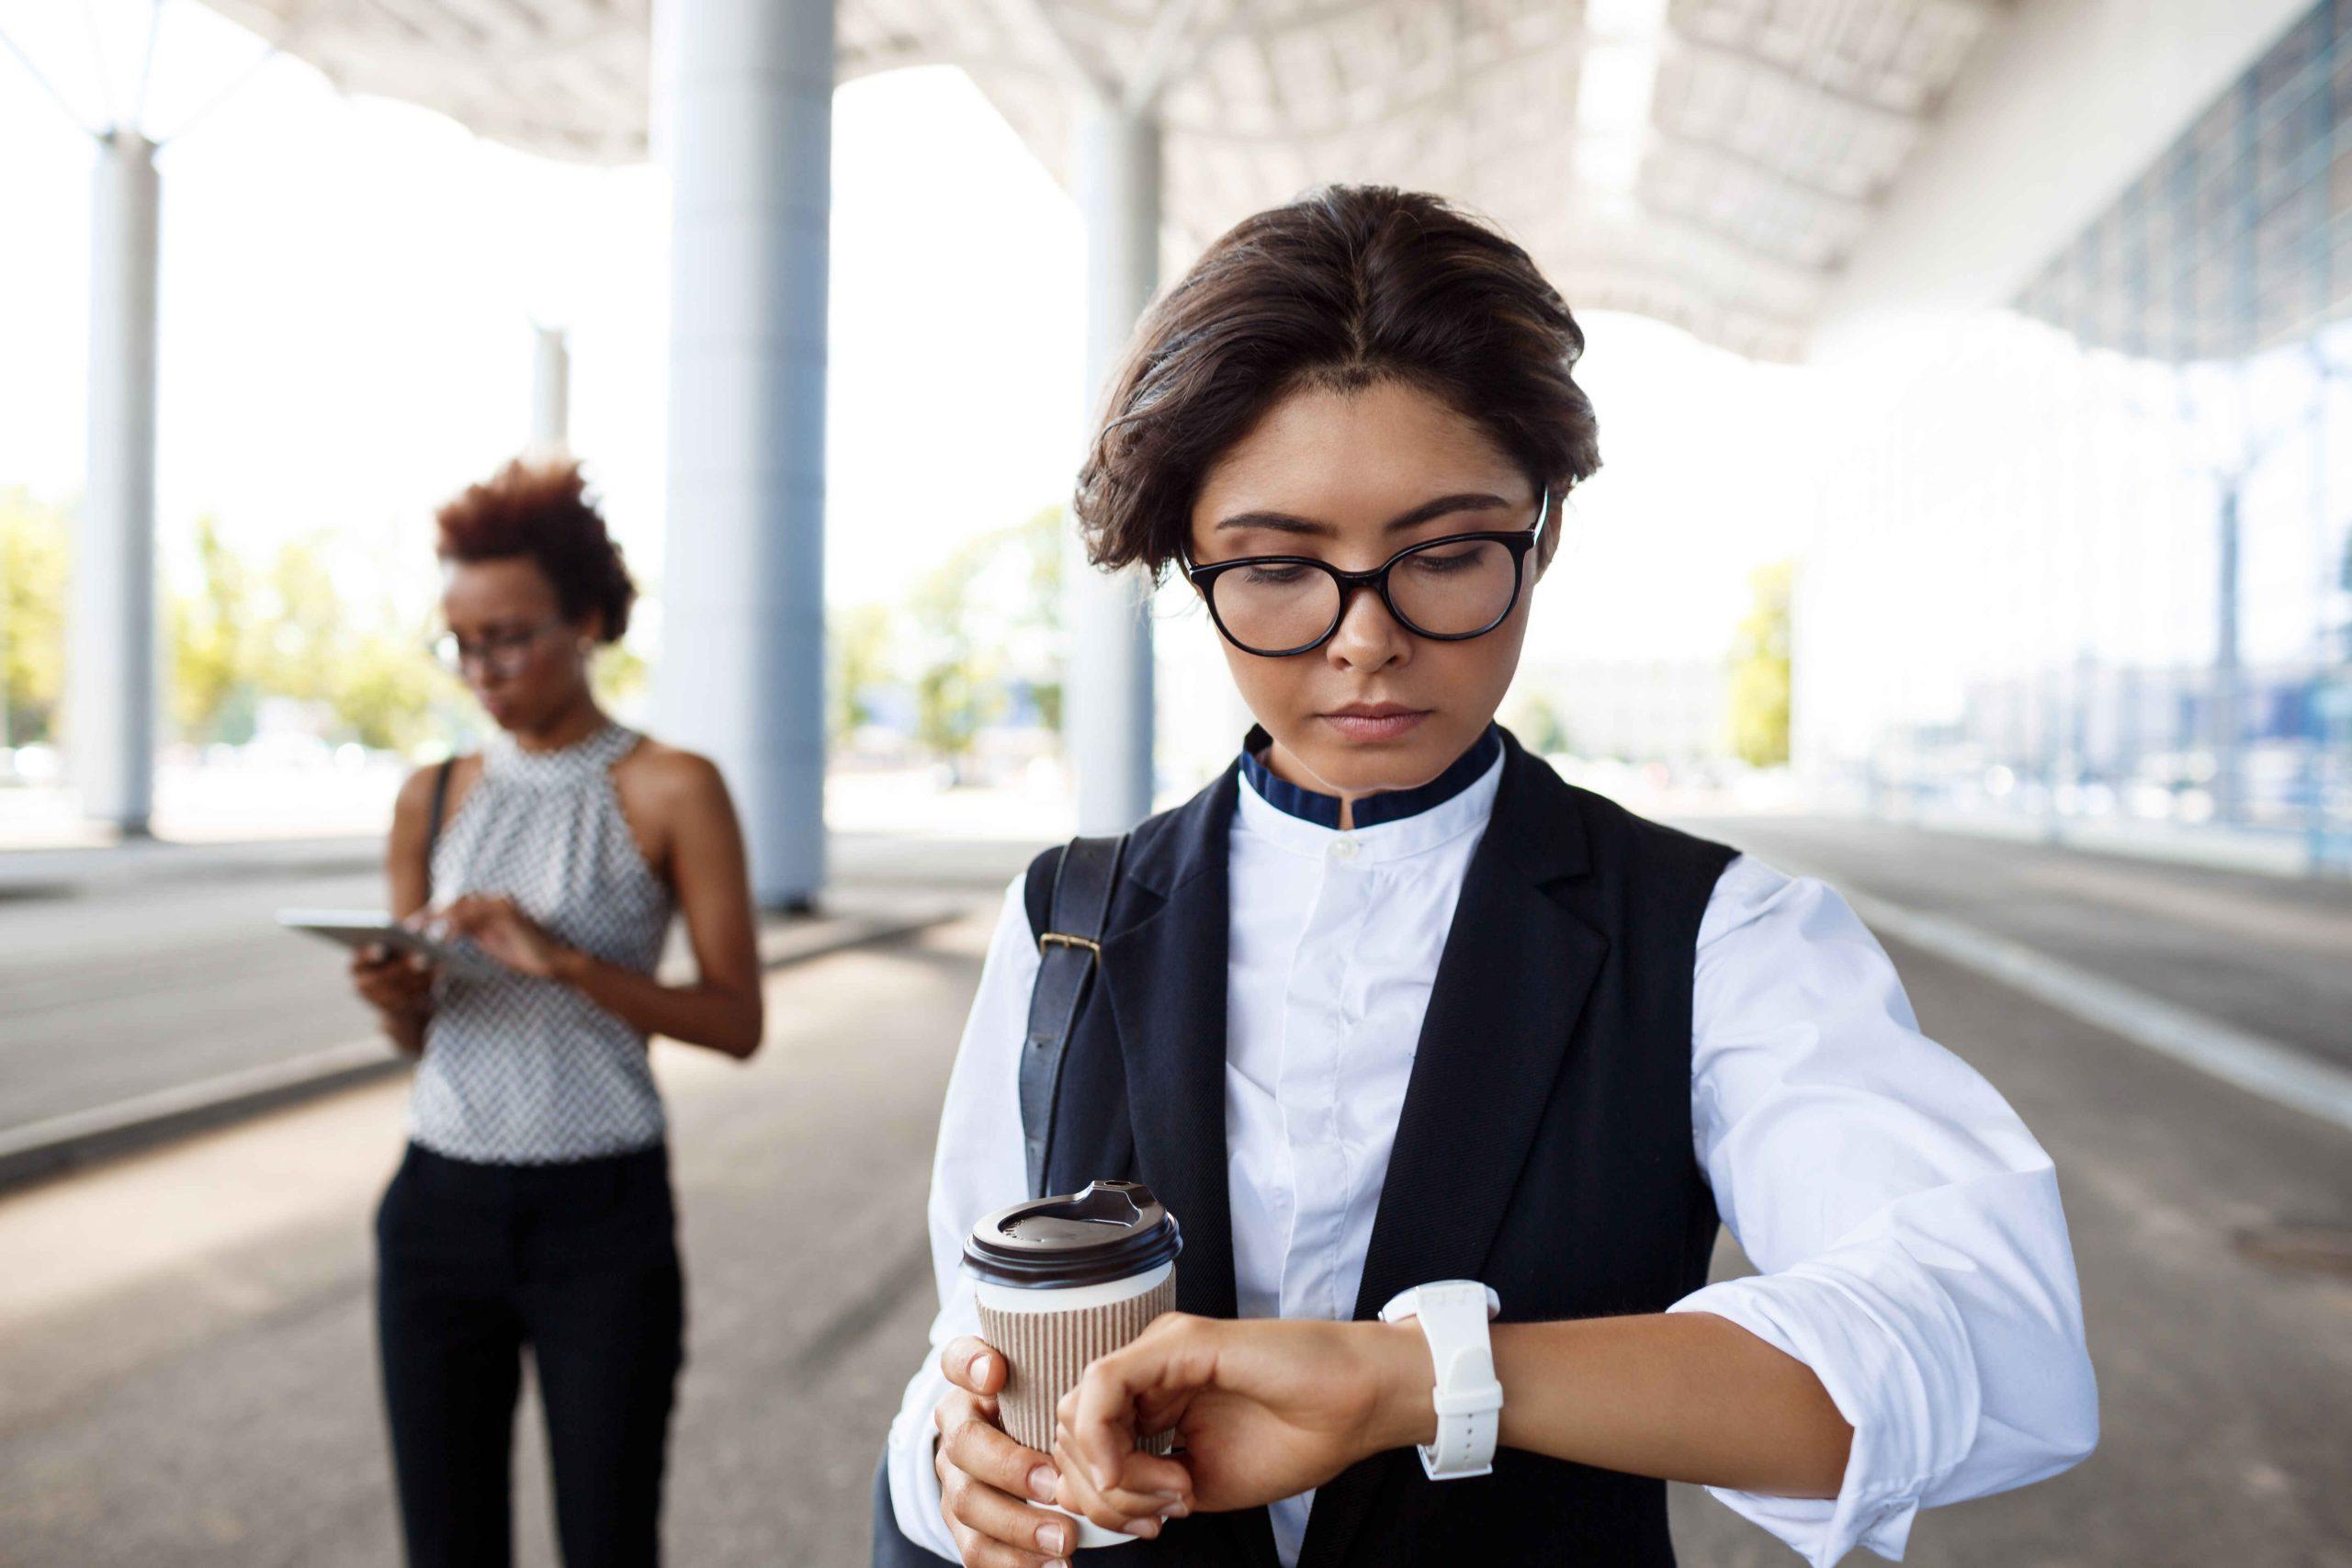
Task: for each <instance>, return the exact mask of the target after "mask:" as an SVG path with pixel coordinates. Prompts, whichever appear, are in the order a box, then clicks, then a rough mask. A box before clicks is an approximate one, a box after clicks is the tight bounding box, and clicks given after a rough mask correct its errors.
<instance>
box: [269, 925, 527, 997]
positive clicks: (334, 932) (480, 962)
mask: <svg viewBox="0 0 2352 1568" xmlns="http://www.w3.org/2000/svg"><path fill="white" fill-rule="evenodd" d="M277 923H278V924H279V925H282V926H284V927H286V928H287V929H288V930H289V931H308V932H310V933H311V935H312V936H317V937H323V938H325V939H326V940H327V941H329V942H340V943H342V944H343V945H344V946H345V947H350V948H359V949H365V948H368V947H371V946H383V947H387V948H390V949H391V950H393V951H394V952H398V953H413V954H415V955H416V956H418V957H420V958H422V959H424V961H425V962H426V963H428V964H435V965H436V966H438V967H440V968H442V969H444V970H446V971H447V972H448V973H449V974H451V975H456V976H461V977H463V978H465V979H469V980H486V979H489V978H491V977H492V976H496V975H498V974H500V973H502V970H501V967H500V965H499V964H496V963H494V962H492V960H490V959H488V958H484V957H482V956H481V954H479V953H468V952H466V951H464V950H462V949H460V948H457V947H453V946H451V945H450V944H449V943H447V942H439V941H436V940H435V939H434V938H432V937H429V936H427V935H425V934H424V932H423V931H416V930H414V929H413V928H411V927H409V926H405V925H402V924H401V922H399V921H398V920H395V919H392V918H391V916H390V915H389V914H387V913H386V912H385V911H383V910H381V909H280V910H278V911H277Z"/></svg>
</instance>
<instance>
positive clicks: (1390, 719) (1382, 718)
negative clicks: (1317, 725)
mask: <svg viewBox="0 0 2352 1568" xmlns="http://www.w3.org/2000/svg"><path fill="white" fill-rule="evenodd" d="M1317 717H1319V718H1321V719H1322V720H1323V722H1324V723H1326V724H1328V725H1329V726H1330V727H1331V728H1333V729H1336V730H1338V731H1339V732H1340V735H1342V736H1344V737H1345V738H1347V739H1350V740H1400V739H1404V738H1405V737H1406V736H1408V735H1410V734H1411V733H1412V732H1413V729H1414V728H1415V727H1416V726H1418V725H1419V723H1420V722H1421V720H1423V719H1425V718H1427V717H1429V713H1428V710H1426V709H1423V710H1420V711H1418V712H1413V713H1387V714H1379V715H1373V714H1361V713H1327V714H1319V715H1317Z"/></svg>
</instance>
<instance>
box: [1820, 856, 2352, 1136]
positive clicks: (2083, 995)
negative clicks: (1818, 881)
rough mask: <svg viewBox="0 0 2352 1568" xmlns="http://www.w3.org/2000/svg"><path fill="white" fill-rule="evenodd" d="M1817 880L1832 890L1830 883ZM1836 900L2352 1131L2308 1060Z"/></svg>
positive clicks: (2140, 995)
mask: <svg viewBox="0 0 2352 1568" xmlns="http://www.w3.org/2000/svg"><path fill="white" fill-rule="evenodd" d="M1822 880H1823V881H1825V882H1831V883H1832V886H1838V885H1837V884H1836V883H1835V882H1834V881H1833V879H1831V878H1828V877H1826V876H1825V877H1823V878H1822ZM1838 892H1839V893H1841V894H1842V895H1844V897H1845V899H1846V901H1847V902H1848V903H1849V904H1850V905H1852V906H1853V908H1854V912H1855V913H1856V914H1858V915H1860V917H1861V918H1862V920H1863V923H1864V924H1866V925H1868V926H1870V927H1871V929H1872V930H1873V931H1884V932H1887V933H1889V934H1891V935H1893V936H1894V937H1896V938H1898V939H1900V940H1901V941H1903V942H1908V943H1909V944H1910V945H1912V946H1913V947H1919V948H1925V949H1926V950H1927V951H1928V952H1929V953H1935V954H1936V955H1937V956H1939V957H1941V958H1948V959H1950V960H1951V961H1952V962H1953V963H1955V964H1965V965H1967V966H1968V967H1969V968H1971V969H1974V970H1976V971H1977V972H1978V973H1980V974H1983V975H1985V976H1990V977H1991V978H1993V979H1995V980H1998V981H2000V982H2001V983H2002V984H2004V985H2007V986H2010V987H2014V988H2016V989H2018V990H2020V991H2023V992H2025V993H2026V994H2027V995H2028V996H2030V997H2033V998H2037V999H2038V1000H2041V1001H2043V1002H2047V1003H2049V1004H2050V1005H2051V1006H2052V1007H2054V1008H2056V1009H2058V1010H2060V1011H2062V1012H2067V1013H2072V1014H2073V1015H2074V1016H2075V1017H2076V1018H2079V1019H2082V1020H2083V1021H2086V1022H2088V1023H2093V1024H2097V1025H2098V1027H2099V1028H2101V1029H2105V1030H2108V1031H2109V1032H2112V1033H2116V1034H2120V1035H2121V1036H2123V1037H2124V1038H2125V1039H2126V1040H2129V1041H2131V1042H2132V1043H2135V1044H2139V1045H2144V1046H2146V1047H2147V1048H2148V1049H2149V1050H2151V1051H2154V1052H2156V1053H2158V1054H2159V1055H2165V1056H2170V1057H2171V1058H2172V1059H2173V1060H2175V1061H2177V1062H2185V1063H2187V1064H2188V1066H2192V1067H2196V1068H2199V1069H2200V1070H2202V1071H2204V1072H2207V1073H2210V1074H2211V1075H2212V1076H2213V1077H2217V1078H2220V1079H2222V1081H2223V1082H2225V1083H2232V1084H2235V1085H2236V1086H2237V1087H2238V1088H2240V1089H2245V1091H2246V1092H2248V1093H2249V1094H2257V1095H2260V1096H2261V1097H2262V1098H2263V1099H2265V1100H2269V1101H2271V1102H2272V1103H2273V1104H2277V1105H2284V1106H2287V1107H2288V1108H2290V1110H2295V1111H2303V1112H2305V1113H2307V1114H2309V1115H2312V1116H2316V1117H2318V1118H2320V1119H2321V1120H2322V1121H2324V1122H2334V1123H2335V1125H2337V1126H2339V1127H2342V1128H2345V1129H2346V1130H2347V1131H2352V1072H2346V1070H2345V1069H2344V1068H2342V1067H2338V1066H2335V1065H2333V1064H2332V1063H2327V1062H2323V1061H2319V1060H2316V1059H2314V1058H2313V1057H2312V1055H2311V1054H2310V1053H2309V1052H2307V1051H2304V1050H2302V1049H2300V1048H2299V1047H2296V1046H2293V1045H2289V1044H2286V1043H2283V1042H2280V1041H2277V1040H2273V1039H2270V1038H2269V1037H2267V1035H2261V1034H2256V1033H2254V1032H2251V1031H2249V1030H2244V1029H2239V1028H2237V1027H2235V1026H2234V1025H2232V1024H2227V1023H2224V1022H2222V1021H2221V1020H2219V1019H2216V1018H2209V1017H2207V1016H2206V1015H2205V1014H2203V1013H2200V1012H2198V1011H2196V1010H2193V1009H2189V1008H2185V1007H2181V1006H2180V1005H2178V1004H2177V1003H2175V1002H2168V1001H2165V1000H2164V999H2163V998H2159V997H2153V996H2150V995H2149V994H2148V993H2147V992H2145V991H2142V990H2138V989H2135V988H2134V987H2130V986H2126V985H2123V984H2121V983H2120V982H2118V981H2114V980H2110V979H2109V978H2107V977H2106V976H2103V975H2094V974H2092V973H2091V972H2090V971H2089V970H2087V969H2081V968H2077V967H2075V965H2074V964H2066V963H2062V962H2061V961H2059V960H2058V959H2055V958H2052V957H2050V956H2049V955H2048V954H2046V953H2038V952H2036V951H2034V950H2033V949H2032V948H2030V947H2028V946H2026V945H2025V944H2024V943H2022V942H2011V941H2010V940H2008V939H2007V937H1999V936H1995V935H1993V934H1991V933H1990V932H1988V931H1978V930H1977V929H1976V928H1975V927H1973V926H1968V925H1962V923H1961V922H1960V921H1958V920H1954V919H1948V918H1947V917H1945V916H1942V915H1929V914H1923V913H1921V912H1920V911H1918V910H1917V909H1906V908H1904V907H1903V906H1901V905H1899V904H1890V903H1888V902H1886V901H1885V900H1884V899H1882V898H1873V897H1871V896H1870V895H1868V894H1866V893H1857V892H1853V891H1850V890H1849V889H1847V888H1846V887H1844V886H1838Z"/></svg>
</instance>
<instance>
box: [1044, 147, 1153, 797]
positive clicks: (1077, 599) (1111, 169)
mask: <svg viewBox="0 0 2352 1568" xmlns="http://www.w3.org/2000/svg"><path fill="white" fill-rule="evenodd" d="M1074 152H1075V154H1076V161H1077V171H1078V197H1079V209H1080V213H1081V215H1082V217H1083V219H1084V221H1085V224H1086V385H1087V397H1088V400H1089V401H1088V407H1089V410H1090V412H1092V411H1094V410H1098V409H1099V408H1100V407H1101V406H1102V400H1103V397H1104V396H1105V395H1106V394H1107V392H1108V390H1109V385H1108V383H1109V381H1110V378H1111V373H1112V370H1113V368H1114V366H1115V364H1116V361H1117V359H1118V356H1119V354H1120V352H1121V350H1123V349H1124V348H1125V346H1126V343H1127V338H1128V334H1129V333H1130V332H1132V330H1133V329H1134V327H1135V323H1136V317H1138V316H1140V315H1141V314H1142V313H1143V309H1144V307H1145V305H1147V304H1148V303H1149V302H1150V299H1151V296H1152V291H1153V289H1154V288H1157V287H1158V286H1159V118H1158V116H1157V113H1156V111H1154V110H1153V109H1151V108H1148V107H1146V108H1141V109H1136V108H1127V107H1120V106H1117V105H1111V104H1102V105H1094V106H1090V107H1087V108H1086V109H1085V110H1083V111H1082V112H1081V113H1080V118H1079V123H1078V128H1077V145H1076V147H1075V149H1074ZM1072 549H1073V552H1075V549H1076V547H1075V546H1074V545H1073V546H1072ZM1067 577H1068V581H1069V584H1070V588H1069V616H1070V634H1071V635H1070V661H1069V671H1068V675H1067V679H1066V680H1065V682H1064V707H1063V712H1064V725H1063V740H1064V742H1065V744H1066V745H1067V747H1068V748H1069V760H1070V765H1071V768H1072V771H1073V772H1074V773H1076V775H1077V782H1078V825H1079V831H1080V832H1081V833H1116V832H1121V831H1124V830H1125V829H1128V828H1131V827H1133V826H1135V824H1136V822H1137V821H1139V820H1141V819H1142V818H1145V817H1147V816H1148V815H1149V814H1150V812H1151V795H1152V787H1151V772H1152V769H1151V759H1152V695H1151V674H1152V663H1151V622H1150V620H1149V618H1148V597H1149V595H1148V590H1149V583H1148V581H1146V579H1145V576H1144V574H1143V573H1142V572H1140V571H1136V570H1128V571H1124V572H1121V573H1119V574H1117V575H1116V576H1109V575H1105V574H1104V573H1103V572H1102V571H1100V570H1097V569H1095V568H1092V567H1089V566H1086V565H1085V564H1084V563H1083V561H1082V559H1079V558H1076V557H1075V554H1074V556H1073V559H1072V560H1071V562H1070V570H1069V572H1068V573H1067Z"/></svg>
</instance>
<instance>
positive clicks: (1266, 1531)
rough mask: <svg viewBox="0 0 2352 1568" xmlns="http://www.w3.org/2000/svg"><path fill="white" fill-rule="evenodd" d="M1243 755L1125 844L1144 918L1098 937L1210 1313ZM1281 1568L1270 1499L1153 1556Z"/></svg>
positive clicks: (1226, 1290) (1144, 1115)
mask: <svg viewBox="0 0 2352 1568" xmlns="http://www.w3.org/2000/svg"><path fill="white" fill-rule="evenodd" d="M1239 776H1240V768H1239V765H1238V763H1237V764H1235V765H1234V766H1232V767H1229V768H1227V770H1226V773H1225V776H1224V777H1223V778H1221V779H1219V780H1217V781H1216V783H1215V784H1210V785H1209V786H1208V787H1207V788H1206V789H1204V790H1202V791H1201V792H1200V793H1199V794H1198V795H1194V796H1193V799H1192V800H1191V802H1189V803H1188V804H1187V805H1186V806H1185V807H1182V809H1181V810H1179V811H1177V812H1176V813H1175V814H1174V815H1173V816H1172V817H1171V818H1167V819H1166V820H1167V821H1168V829H1167V830H1166V831H1163V832H1160V833H1159V834H1157V835H1155V836H1154V837H1153V838H1152V839H1151V840H1149V841H1148V842H1145V843H1137V844H1135V845H1133V846H1131V847H1130V852H1131V853H1132V854H1133V856H1134V858H1133V859H1132V861H1131V862H1130V863H1129V866H1128V871H1127V882H1128V888H1127V891H1126V892H1125V894H1124V895H1123V899H1122V901H1123V902H1125V901H1127V900H1132V904H1131V906H1130V907H1131V908H1134V909H1135V910H1136V918H1135V919H1133V920H1132V921H1131V922H1129V923H1126V924H1125V925H1123V926H1122V927H1121V928H1120V929H1119V930H1117V931H1114V932H1113V933H1112V934H1111V935H1109V936H1107V937H1105V938H1104V939H1103V979H1104V980H1105V981H1106V982H1107V983H1108V987H1109V990H1110V996H1111V1009H1112V1016H1113V1019H1114V1022H1115V1023H1116V1025H1117V1028H1118V1033H1119V1054H1120V1059H1121V1061H1122V1063H1123V1064H1124V1066H1125V1069H1126V1079H1127V1122H1128V1126H1129V1127H1130V1129H1131V1130H1132V1132H1133V1134H1134V1135H1135V1145H1136V1176H1137V1178H1138V1179H1141V1180H1142V1181H1143V1182H1144V1183H1145V1185H1147V1186H1148V1187H1149V1188H1150V1189H1151V1190H1152V1191H1153V1193H1154V1194H1155V1195H1156V1196H1158V1197H1159V1201H1161V1202H1162V1203H1164V1204H1166V1205H1167V1207H1168V1212H1169V1213H1171V1214H1174V1215H1175V1216H1176V1222H1177V1224H1180V1225H1182V1226H1183V1228H1184V1251H1183V1254H1182V1257H1180V1258H1178V1259H1177V1262H1176V1302H1177V1305H1178V1306H1179V1307H1181V1308H1182V1310H1184V1311H1186V1312H1191V1313H1198V1314H1202V1315H1204V1316H1209V1317H1231V1316H1233V1315H1234V1314H1235V1311H1236V1307H1235V1292H1234V1283H1233V1228H1232V1226H1233V1217H1232V1216H1233V1209H1232V1199H1231V1196H1230V1194H1229V1191H1228V1189H1227V1182H1226V1160H1227V1150H1226V1142H1225V1010H1226V938H1227V926H1228V924H1229V916H1230V910H1229V909H1228V908H1227V902H1226V900H1227V886H1229V884H1228V881H1227V848H1228V843H1229V840H1228V835H1229V833H1230V831H1231V828H1232V822H1233V810H1234V801H1235V791H1236V788H1237V785H1238V780H1239ZM1237 1551H1238V1553H1239V1561H1240V1562H1244V1563H1246V1564H1248V1568H1276V1563H1277V1561H1278V1560H1277V1558H1276V1557H1275V1554H1274V1532H1273V1525H1272V1521H1271V1520H1270V1519H1269V1517H1267V1514H1266V1510H1265V1509H1263V1508H1252V1509H1249V1510H1247V1511H1245V1512H1243V1513H1239V1514H1232V1515H1204V1516H1202V1517H1199V1518H1195V1519H1182V1520H1178V1521H1176V1522H1175V1523H1173V1524H1172V1525H1170V1527H1169V1529H1167V1531H1166V1532H1165V1533H1164V1534H1163V1535H1162V1537H1161V1538H1160V1540H1158V1541H1155V1542H1153V1543H1152V1545H1151V1547H1149V1548H1147V1549H1145V1550H1144V1551H1143V1553H1142V1556H1143V1558H1144V1559H1147V1560H1154V1559H1156V1560H1165V1561H1171V1562H1191V1561H1194V1560H1195V1559H1197V1560H1199V1561H1203V1562H1207V1561H1216V1562H1227V1563H1229V1562H1235V1561H1236V1556H1235V1554H1236V1552H1237Z"/></svg>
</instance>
